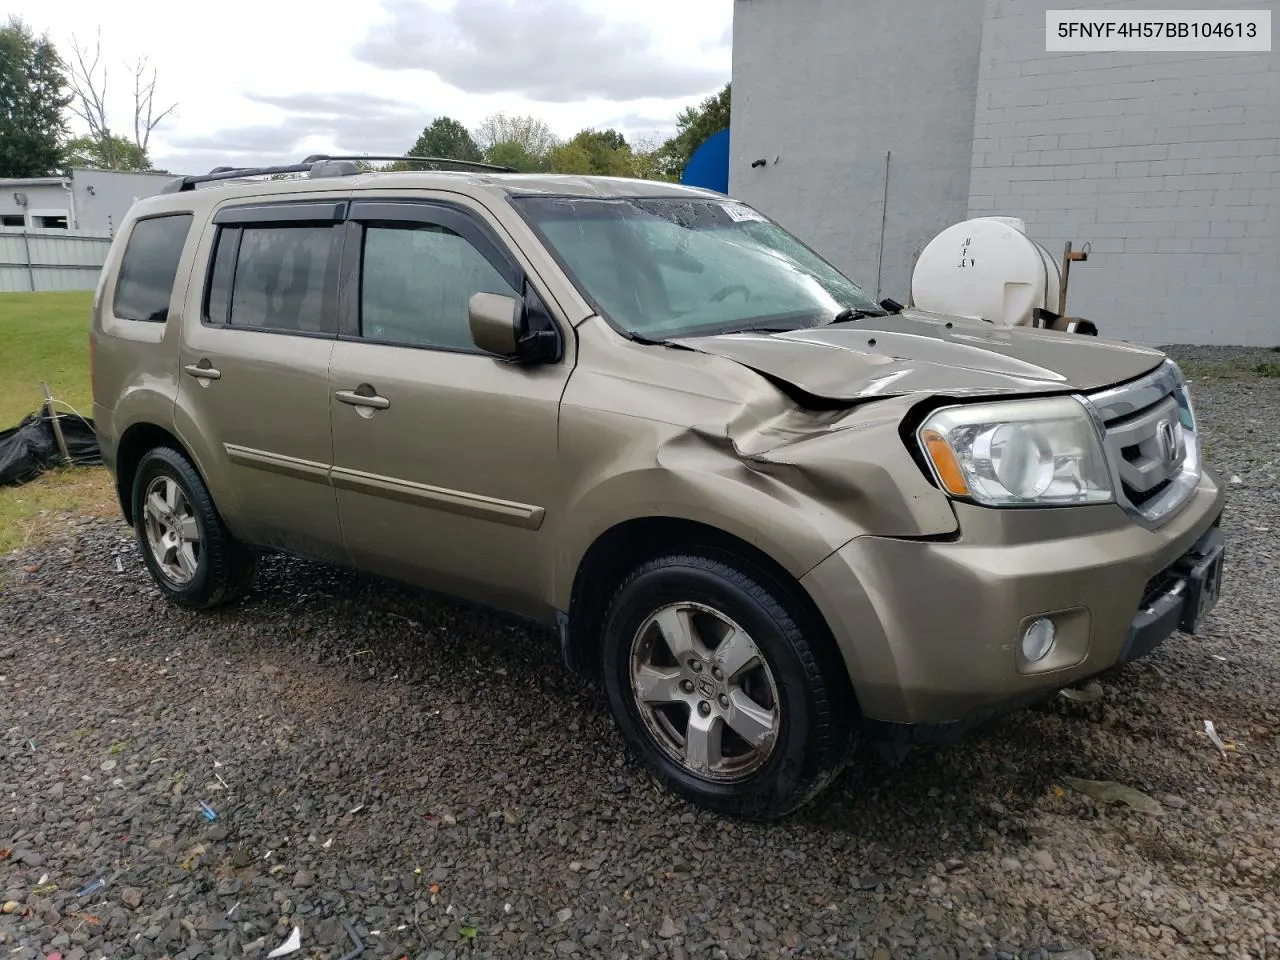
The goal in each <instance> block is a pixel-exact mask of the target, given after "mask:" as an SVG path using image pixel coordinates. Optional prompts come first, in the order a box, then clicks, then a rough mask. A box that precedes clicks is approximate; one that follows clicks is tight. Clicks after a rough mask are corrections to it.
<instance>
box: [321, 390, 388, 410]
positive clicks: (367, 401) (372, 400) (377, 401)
mask: <svg viewBox="0 0 1280 960" xmlns="http://www.w3.org/2000/svg"><path fill="white" fill-rule="evenodd" d="M334 396H335V397H337V398H338V399H339V400H341V401H342V402H343V403H347V404H350V405H351V406H353V407H368V408H369V409H371V410H385V409H387V407H389V406H391V401H390V400H388V399H387V398H386V397H380V396H378V395H377V394H374V395H373V396H366V395H365V394H363V393H356V392H355V391H354V390H338V391H336V392H335V393H334Z"/></svg>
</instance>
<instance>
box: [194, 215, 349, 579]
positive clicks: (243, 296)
mask: <svg viewBox="0 0 1280 960" xmlns="http://www.w3.org/2000/svg"><path fill="white" fill-rule="evenodd" d="M346 207H347V202H346V200H345V199H338V200H334V199H328V200H323V201H315V200H308V201H303V202H271V203H263V202H241V203H237V204H235V205H232V206H224V207H223V208H221V209H220V210H219V211H218V213H217V214H216V215H215V217H214V222H213V226H212V228H211V230H210V231H209V232H208V233H207V234H206V236H204V237H203V238H202V244H204V245H205V246H206V250H205V256H204V257H203V258H201V259H200V260H198V261H197V262H202V263H208V264H209V269H208V272H207V275H206V276H205V278H204V279H203V282H200V281H199V280H195V281H193V286H198V287H199V289H198V290H197V292H196V293H193V295H192V298H193V299H194V298H195V297H197V296H198V297H199V304H198V312H199V316H198V318H197V317H188V319H187V322H186V323H185V324H184V327H183V337H182V346H181V355H180V371H181V372H180V375H179V379H180V381H181V388H180V391H179V399H178V408H179V409H178V417H177V422H178V424H179V429H180V431H181V432H182V434H183V438H184V440H185V441H187V442H188V443H189V445H190V447H191V448H192V449H193V450H194V451H196V455H197V458H198V459H199V460H200V467H201V469H202V470H203V471H204V475H205V478H206V481H207V482H208V484H209V487H210V490H211V492H212V494H213V497H214V501H215V502H216V503H217V505H218V508H219V510H220V511H221V512H222V514H223V517H224V519H225V520H226V522H227V524H228V526H229V527H230V528H231V530H232V532H233V533H234V534H235V535H236V536H238V537H240V538H241V539H243V540H246V541H248V542H250V543H254V544H257V545H260V546H265V547H270V548H274V549H279V550H283V551H286V552H290V553H295V554H299V555H303V556H310V557H315V558H317V559H321V560H328V561H339V562H341V561H345V560H346V559H347V558H346V552H345V549H344V547H343V545H342V535H341V532H340V529H339V526H338V509H337V503H336V501H335V498H334V491H333V488H332V487H331V486H330V484H329V476H328V474H329V468H330V466H331V464H332V442H331V438H330V434H329V362H330V359H331V357H332V354H333V347H334V343H335V340H336V336H337V328H338V313H337V277H338V266H339V264H340V261H341V256H342V236H343V228H342V220H343V217H344V215H345V213H346ZM195 307H196V305H195V304H192V305H191V308H190V309H192V310H194V309H195Z"/></svg>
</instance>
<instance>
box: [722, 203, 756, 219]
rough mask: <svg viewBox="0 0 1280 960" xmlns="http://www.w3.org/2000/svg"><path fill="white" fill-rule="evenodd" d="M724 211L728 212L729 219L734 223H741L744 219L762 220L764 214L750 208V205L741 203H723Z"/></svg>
mask: <svg viewBox="0 0 1280 960" xmlns="http://www.w3.org/2000/svg"><path fill="white" fill-rule="evenodd" d="M724 212H725V213H727V214H729V219H730V220H732V221H733V222H734V223H742V222H744V221H746V220H758V221H760V222H761V223H763V222H764V216H763V215H761V214H759V213H757V212H756V211H754V210H752V209H751V208H750V207H748V206H746V205H745V204H741V203H726V204H724Z"/></svg>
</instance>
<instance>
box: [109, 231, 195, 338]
mask: <svg viewBox="0 0 1280 960" xmlns="http://www.w3.org/2000/svg"><path fill="white" fill-rule="evenodd" d="M190 230H191V214H189V213H182V214H174V215H171V216H167V217H150V218H149V219H146V220H139V221H137V222H136V223H135V224H134V225H133V233H131V234H130V235H129V243H128V245H127V246H126V247H125V248H124V259H123V260H122V261H121V263H120V275H119V277H117V279H116V297H115V302H114V303H113V304H112V312H113V313H115V315H116V316H117V317H120V318H121V319H124V320H144V321H149V322H151V323H164V322H165V321H166V320H167V319H169V301H170V300H171V299H172V298H173V282H174V279H175V278H176V277H177V275H178V261H179V260H180V259H181V258H182V249H183V247H185V246H186V243H187V234H188V233H189V232H190Z"/></svg>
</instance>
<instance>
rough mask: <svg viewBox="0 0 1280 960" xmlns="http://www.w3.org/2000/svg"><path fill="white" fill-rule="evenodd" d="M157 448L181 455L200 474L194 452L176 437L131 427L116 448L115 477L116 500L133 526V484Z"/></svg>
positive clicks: (154, 427)
mask: <svg viewBox="0 0 1280 960" xmlns="http://www.w3.org/2000/svg"><path fill="white" fill-rule="evenodd" d="M156 447H170V448H172V449H174V450H177V451H178V452H179V453H181V454H182V455H183V456H184V457H186V458H187V460H188V461H189V462H190V463H191V465H192V467H193V468H194V469H195V471H196V473H198V474H201V479H204V477H203V474H202V473H201V471H200V467H199V465H198V464H197V463H196V461H195V458H194V457H192V456H191V451H190V450H188V449H187V448H186V445H185V444H183V442H182V441H181V440H180V439H179V438H178V436H177V434H175V433H173V432H172V431H170V430H166V429H165V428H164V427H162V426H160V425H159V424H157V423H151V422H149V421H145V420H144V421H140V422H138V423H134V424H131V425H130V426H129V427H128V428H127V429H126V430H125V431H124V433H123V434H121V435H120V440H119V442H118V443H117V444H116V457H115V462H116V466H115V473H116V496H117V498H118V499H119V500H120V510H121V512H122V513H123V514H124V518H125V520H126V522H128V523H130V524H132V523H133V481H134V478H135V477H136V476H137V474H138V466H139V464H141V463H142V458H143V457H144V456H146V454H147V451H148V450H154V449H155V448H156Z"/></svg>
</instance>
